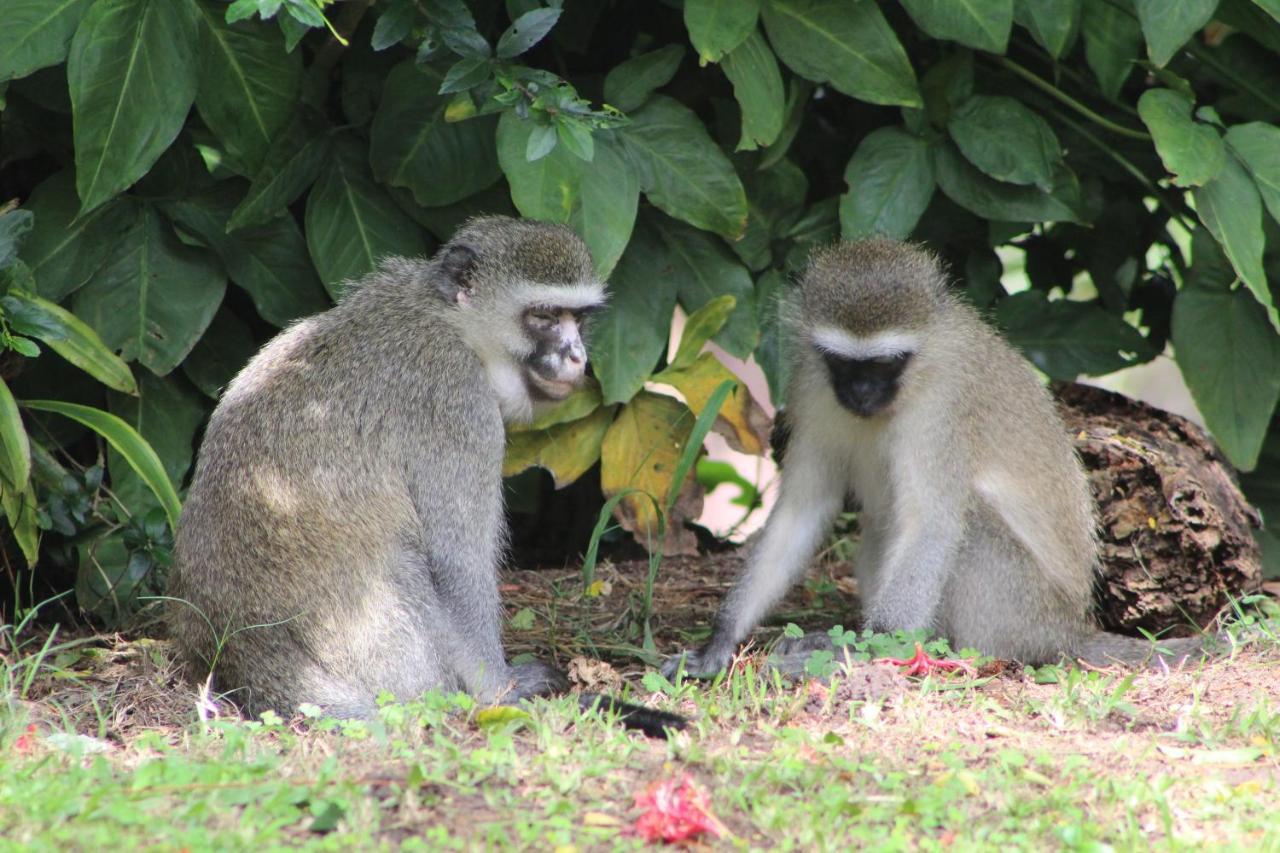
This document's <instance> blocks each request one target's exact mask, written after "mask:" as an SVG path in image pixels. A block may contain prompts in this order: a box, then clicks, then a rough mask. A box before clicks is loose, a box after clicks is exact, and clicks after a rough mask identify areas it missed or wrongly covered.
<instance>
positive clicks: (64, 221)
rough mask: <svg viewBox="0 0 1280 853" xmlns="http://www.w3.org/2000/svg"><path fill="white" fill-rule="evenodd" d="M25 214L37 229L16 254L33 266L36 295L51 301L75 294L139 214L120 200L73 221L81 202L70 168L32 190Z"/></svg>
mask: <svg viewBox="0 0 1280 853" xmlns="http://www.w3.org/2000/svg"><path fill="white" fill-rule="evenodd" d="M26 209H27V210H30V211H31V212H32V213H33V214H34V215H35V225H34V227H33V228H32V229H31V233H30V234H29V235H28V236H27V239H26V240H25V241H24V242H23V244H22V251H21V252H20V253H19V254H20V255H21V257H22V259H23V260H25V261H26V262H27V264H28V265H29V266H30V267H31V273H32V275H34V276H35V280H36V288H37V289H38V290H39V292H40V295H41V296H43V297H45V298H46V299H48V300H50V301H52V302H60V301H62V300H63V299H65V298H66V297H67V296H69V295H70V294H72V293H74V292H75V291H76V290H78V289H79V288H80V287H81V286H83V285H84V283H85V282H86V281H88V280H89V279H90V278H91V277H92V276H93V274H94V273H96V272H97V271H98V269H99V268H100V267H101V266H102V264H103V263H104V262H105V261H106V260H107V256H108V255H110V254H111V251H112V249H114V248H115V247H116V245H117V244H118V243H119V241H120V236H121V234H122V233H123V232H124V231H125V230H126V229H128V228H129V227H130V226H131V225H132V224H133V222H134V220H135V218H136V214H137V211H136V209H135V208H134V207H133V206H132V203H131V202H127V201H124V200H121V201H118V202H112V203H110V204H105V205H102V206H101V207H96V208H94V209H93V210H91V211H90V212H88V213H86V214H85V215H84V216H80V217H78V218H77V214H78V213H79V210H80V199H79V198H77V197H76V177H75V173H74V172H73V171H72V170H70V169H67V170H64V171H61V172H58V173H56V174H55V175H53V177H51V178H48V179H47V180H45V181H44V182H43V183H41V184H40V185H39V186H38V187H36V188H35V190H34V191H33V192H32V193H31V198H30V199H29V200H28V201H27V204H26Z"/></svg>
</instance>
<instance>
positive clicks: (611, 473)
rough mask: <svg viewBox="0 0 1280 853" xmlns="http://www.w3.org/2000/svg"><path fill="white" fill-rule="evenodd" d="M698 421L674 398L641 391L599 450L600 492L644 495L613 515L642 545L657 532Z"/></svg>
mask: <svg viewBox="0 0 1280 853" xmlns="http://www.w3.org/2000/svg"><path fill="white" fill-rule="evenodd" d="M693 421H694V415H693V413H692V412H690V411H689V407H688V406H686V405H685V404H684V403H681V402H680V401H679V400H676V399H675V398H673V397H666V396H663V395H661V394H655V393H653V392H652V391H641V392H640V393H638V394H636V395H635V396H634V397H632V398H631V402H629V403H627V404H626V405H625V406H623V407H622V411H621V412H619V413H618V417H617V418H616V419H615V420H614V422H613V424H612V425H610V427H609V431H608V432H606V433H605V436H604V442H603V444H601V446H600V487H601V489H603V490H604V493H605V496H606V497H612V496H613V495H616V494H618V493H619V492H622V491H624V490H626V489H637V490H639V491H640V492H643V493H644V494H630V495H627V496H626V497H624V498H623V499H622V500H621V501H620V502H619V503H618V507H617V509H616V510H615V511H614V512H615V515H616V516H617V517H618V521H619V522H620V523H621V524H622V526H623V527H624V528H626V529H627V530H629V531H631V532H632V533H635V534H638V538H639V539H640V541H641V542H643V541H645V537H646V536H649V535H653V536H656V535H657V532H658V515H657V510H656V509H655V507H654V505H653V501H651V500H650V499H649V497H646V495H649V496H652V498H653V500H656V501H657V502H658V503H659V504H661V503H662V502H663V501H665V500H666V498H667V495H668V494H670V492H671V484H672V480H673V479H674V477H675V469H676V464H677V463H678V462H679V460H680V455H681V454H682V453H683V452H684V447H685V443H686V442H687V441H688V440H689V433H690V432H692V431H693Z"/></svg>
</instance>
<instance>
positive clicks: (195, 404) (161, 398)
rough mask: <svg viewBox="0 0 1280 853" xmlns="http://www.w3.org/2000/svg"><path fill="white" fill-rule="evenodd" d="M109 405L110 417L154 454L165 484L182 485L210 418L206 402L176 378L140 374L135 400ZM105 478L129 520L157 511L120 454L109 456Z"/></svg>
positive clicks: (116, 398) (118, 397)
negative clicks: (199, 434)
mask: <svg viewBox="0 0 1280 853" xmlns="http://www.w3.org/2000/svg"><path fill="white" fill-rule="evenodd" d="M108 402H109V407H110V409H111V413H112V414H113V415H115V416H116V417H118V418H120V419H121V420H122V421H124V422H125V423H127V424H128V425H129V426H131V427H132V428H133V429H134V430H136V431H137V433H138V435H140V436H141V437H142V439H143V440H144V441H146V442H147V443H148V444H149V445H150V446H151V449H152V450H154V451H155V454H156V457H157V458H158V459H159V460H160V463H161V465H163V466H164V472H165V477H166V479H167V480H168V481H169V482H171V483H181V482H182V478H183V477H185V476H186V473H187V471H188V470H189V469H190V468H191V462H192V460H193V459H194V458H195V441H196V433H197V432H198V431H199V429H200V427H201V425H202V424H204V421H205V418H206V417H208V412H207V411H206V410H205V405H206V404H205V400H204V398H203V397H201V396H200V395H199V394H198V393H196V391H195V390H194V389H192V388H191V386H190V385H188V384H187V382H186V381H185V380H183V379H182V377H181V376H180V375H179V374H177V373H174V374H172V375H170V376H168V377H166V378H164V379H159V378H157V377H155V376H152V375H151V374H149V373H143V374H142V375H141V377H140V378H139V381H138V395H137V396H136V397H126V396H124V395H122V394H112V395H111V396H110V398H109V401H108ZM107 472H108V473H109V474H110V475H111V492H112V494H114V495H115V496H116V498H117V499H119V501H120V502H121V503H123V504H124V505H125V507H127V508H128V510H129V512H130V513H131V514H132V515H141V514H144V513H146V512H147V510H149V509H151V508H153V507H155V506H158V505H159V503H158V500H157V499H158V495H156V494H155V493H154V492H153V491H152V490H151V488H150V486H149V485H148V483H147V482H146V480H144V479H143V478H142V477H141V476H140V475H139V474H138V472H136V471H135V470H134V468H133V463H132V462H130V461H129V460H128V459H126V458H125V457H124V455H123V454H122V453H120V452H119V451H117V450H114V449H112V450H109V451H108V452H107Z"/></svg>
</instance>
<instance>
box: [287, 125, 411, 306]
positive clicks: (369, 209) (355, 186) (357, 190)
mask: <svg viewBox="0 0 1280 853" xmlns="http://www.w3.org/2000/svg"><path fill="white" fill-rule="evenodd" d="M306 231H307V248H308V250H309V251H310V253H311V260H312V261H313V262H314V263H315V267H316V270H317V271H318V272H319V273H320V280H321V281H322V282H324V286H325V288H326V289H327V290H328V291H329V293H330V295H331V296H333V297H334V298H337V297H338V296H340V295H341V293H342V286H343V282H346V281H353V280H355V279H359V278H361V277H363V276H365V275H367V274H368V273H370V272H372V271H373V269H374V268H375V267H376V266H377V264H378V261H379V260H380V259H382V258H384V257H386V256H387V255H405V256H416V255H421V254H423V253H424V252H425V251H426V242H425V241H424V239H423V235H422V231H421V229H420V228H418V225H417V223H415V222H414V221H413V220H412V219H410V218H409V217H408V216H406V215H405V214H404V213H402V212H401V211H400V208H398V207H397V206H396V203H395V202H394V201H392V199H391V197H390V196H388V195H387V192H386V190H384V189H383V188H382V187H380V186H378V185H377V184H375V183H374V182H373V178H372V177H371V176H370V175H369V173H368V169H367V167H366V166H365V151H364V149H363V147H362V145H361V144H360V142H359V141H358V140H356V139H354V138H352V137H346V136H343V137H338V138H337V139H335V141H334V148H333V152H332V156H331V157H330V159H329V163H328V165H327V168H326V169H325V170H324V171H323V172H322V173H321V175H320V179H319V180H318V181H316V185H315V186H314V187H312V189H311V194H310V195H309V196H307V215H306Z"/></svg>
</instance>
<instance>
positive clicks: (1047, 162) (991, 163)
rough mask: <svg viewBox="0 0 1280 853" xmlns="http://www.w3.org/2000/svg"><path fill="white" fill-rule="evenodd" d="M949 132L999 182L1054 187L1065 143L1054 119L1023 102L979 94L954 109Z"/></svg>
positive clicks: (970, 158) (1043, 188)
mask: <svg viewBox="0 0 1280 853" xmlns="http://www.w3.org/2000/svg"><path fill="white" fill-rule="evenodd" d="M947 132H948V133H949V134H951V138H952V139H954V140H955V143H956V146H957V147H959V149H960V151H961V152H962V153H963V154H964V156H965V159H966V160H968V161H969V162H970V163H972V164H973V165H975V166H977V167H978V168H979V169H981V170H982V171H983V172H984V173H986V174H987V175H990V176H991V177H993V178H995V179H996V180H997V181H1005V182H1007V183H1011V184H1034V185H1035V186H1037V187H1039V188H1040V189H1042V190H1045V191H1046V192H1048V191H1050V190H1052V189H1053V176H1054V172H1055V171H1056V170H1057V169H1058V168H1059V167H1060V166H1061V164H1062V146H1061V145H1060V144H1059V143H1058V137H1057V136H1056V135H1055V134H1054V132H1053V128H1052V127H1050V126H1049V123H1048V122H1047V121H1045V120H1044V119H1042V118H1040V116H1038V115H1036V114H1035V113H1034V112H1032V111H1031V110H1030V109H1028V108H1027V107H1025V106H1023V105H1022V103H1020V102H1019V101H1016V100H1014V99H1013V98H1007V97H1004V96H1003V95H974V96H973V97H972V98H969V99H968V100H967V101H965V102H964V103H962V104H960V105H959V106H957V107H956V108H955V109H954V110H953V111H952V112H951V120H950V121H949V122H948V123H947Z"/></svg>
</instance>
